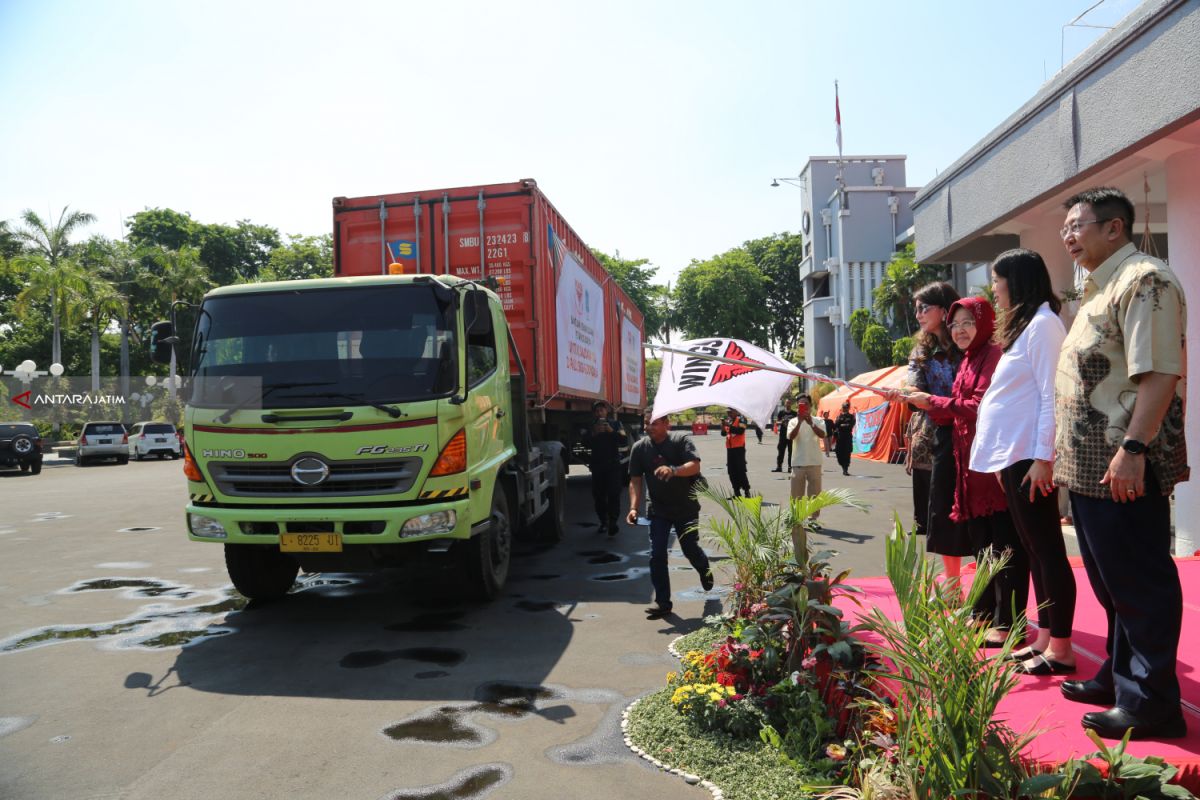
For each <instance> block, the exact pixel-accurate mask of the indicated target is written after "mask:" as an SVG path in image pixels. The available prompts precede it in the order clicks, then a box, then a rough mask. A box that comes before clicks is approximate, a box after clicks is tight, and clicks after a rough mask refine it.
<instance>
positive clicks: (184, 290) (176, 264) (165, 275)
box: [154, 247, 212, 400]
mask: <svg viewBox="0 0 1200 800" xmlns="http://www.w3.org/2000/svg"><path fill="white" fill-rule="evenodd" d="M154 260H155V262H156V263H157V264H158V266H159V268H160V269H161V270H162V275H161V278H160V280H161V281H162V287H163V291H164V292H165V293H166V295H167V297H168V298H169V299H170V306H169V308H173V307H174V306H175V303H176V302H191V303H195V302H199V301H200V298H201V297H203V295H204V293H205V292H206V291H208V289H209V287H211V286H212V281H210V280H209V277H208V270H207V269H206V267H205V265H204V263H203V262H202V261H201V260H200V251H199V250H197V249H196V248H194V247H184V248H181V249H179V250H165V249H162V248H159V249H158V250H157V251H155V252H154ZM175 370H176V364H175V352H174V349H172V351H171V367H170V371H169V372H168V376H169V377H170V379H171V384H170V386H171V399H172V400H174V399H175Z"/></svg>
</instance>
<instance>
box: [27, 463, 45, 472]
mask: <svg viewBox="0 0 1200 800" xmlns="http://www.w3.org/2000/svg"><path fill="white" fill-rule="evenodd" d="M29 472H30V474H32V475H41V474H42V462H41V461H30V462H29Z"/></svg>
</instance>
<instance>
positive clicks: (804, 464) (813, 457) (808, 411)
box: [787, 394, 825, 553]
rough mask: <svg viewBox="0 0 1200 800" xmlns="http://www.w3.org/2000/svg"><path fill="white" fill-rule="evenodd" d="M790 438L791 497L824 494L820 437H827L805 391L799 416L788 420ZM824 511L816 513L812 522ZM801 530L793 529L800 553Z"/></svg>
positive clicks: (799, 400)
mask: <svg viewBox="0 0 1200 800" xmlns="http://www.w3.org/2000/svg"><path fill="white" fill-rule="evenodd" d="M787 437H788V439H789V440H790V441H791V443H792V448H793V449H792V487H791V489H792V491H791V496H792V497H811V496H813V495H816V494H820V493H821V462H822V458H823V456H822V451H821V440H822V439H824V438H825V421H824V420H817V419H814V418H813V415H812V398H811V397H809V396H808V395H806V394H802V395H800V397H799V398H797V400H796V416H794V417H793V418H792V419H791V420H790V421H789V422H788V430H787ZM820 513H821V512H819V511H818V512H817V513H816V514H813V517H812V518H813V520H814V522H813V524H814V525H816V526H817V527H818V528H820V525H819V524H818V523H816V522H815V520H816V518H817V517H818V516H820ZM797 533H798V531H796V530H793V531H792V542H793V544H795V545H796V551H795V552H797V553H799V552H801V551H802V550H803V547H802V546H801V543H800V542H799V540H798V537H797V535H796V534H797Z"/></svg>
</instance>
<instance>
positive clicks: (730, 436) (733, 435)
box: [721, 408, 750, 497]
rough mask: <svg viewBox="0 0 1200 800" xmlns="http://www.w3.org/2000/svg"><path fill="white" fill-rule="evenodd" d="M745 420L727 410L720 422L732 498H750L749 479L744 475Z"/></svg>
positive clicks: (736, 413) (731, 410)
mask: <svg viewBox="0 0 1200 800" xmlns="http://www.w3.org/2000/svg"><path fill="white" fill-rule="evenodd" d="M746 427H747V426H746V420H745V418H744V417H743V416H742V415H741V414H739V413H738V412H736V411H734V410H733V409H732V408H731V409H729V413H728V414H726V415H725V419H723V420H721V435H722V436H724V437H725V467H726V469H727V470H729V483H730V484H731V485H732V486H733V496H734V497H737V496H738V495H739V494H740V493H745V496H746V497H749V496H750V477H749V476H748V475H747V474H746Z"/></svg>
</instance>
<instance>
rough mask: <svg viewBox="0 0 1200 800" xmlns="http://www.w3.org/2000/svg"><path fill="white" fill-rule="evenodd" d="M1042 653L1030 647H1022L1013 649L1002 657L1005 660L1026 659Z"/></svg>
mask: <svg viewBox="0 0 1200 800" xmlns="http://www.w3.org/2000/svg"><path fill="white" fill-rule="evenodd" d="M1041 654H1042V651H1041V650H1035V649H1033V648H1032V647H1022V648H1021V649H1020V650H1014V651H1013V652H1011V653H1009V654H1008V655H1007V656H1005V657H1004V660H1005V661H1021V662H1024V661H1028V660H1029V659H1031V658H1036V657H1037V656H1040V655H1041Z"/></svg>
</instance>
